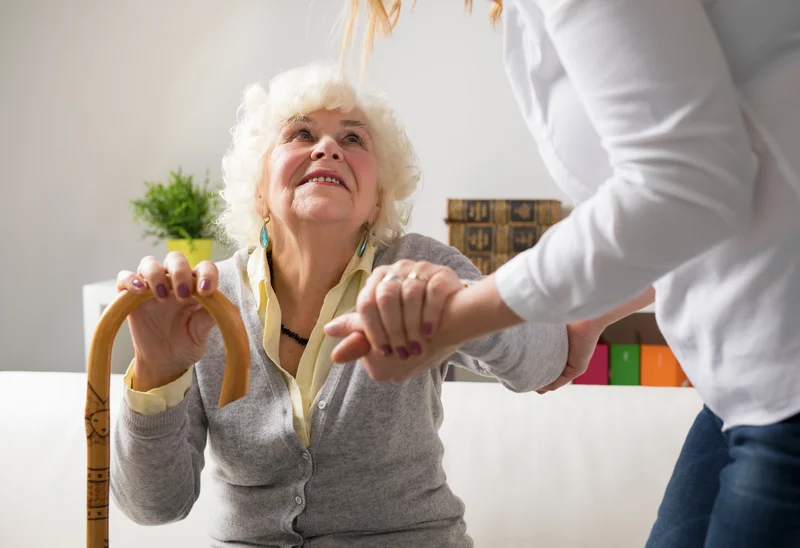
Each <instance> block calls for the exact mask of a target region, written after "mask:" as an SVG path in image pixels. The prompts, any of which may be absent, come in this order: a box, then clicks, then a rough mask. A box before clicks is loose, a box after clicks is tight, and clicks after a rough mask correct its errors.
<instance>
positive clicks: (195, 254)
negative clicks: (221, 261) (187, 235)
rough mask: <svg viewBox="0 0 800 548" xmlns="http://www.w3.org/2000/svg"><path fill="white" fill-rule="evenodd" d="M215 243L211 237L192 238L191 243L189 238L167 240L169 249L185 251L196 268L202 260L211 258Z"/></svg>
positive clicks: (192, 265) (190, 262) (190, 263)
mask: <svg viewBox="0 0 800 548" xmlns="http://www.w3.org/2000/svg"><path fill="white" fill-rule="evenodd" d="M213 243H214V240H211V239H197V238H195V239H194V240H192V241H191V244H190V243H189V240H182V239H175V240H167V249H168V250H169V251H179V252H180V253H183V254H184V255H185V256H186V258H187V259H188V260H189V265H191V267H192V268H194V267H196V266H197V263H199V262H200V261H210V260H211V249H212V247H213Z"/></svg>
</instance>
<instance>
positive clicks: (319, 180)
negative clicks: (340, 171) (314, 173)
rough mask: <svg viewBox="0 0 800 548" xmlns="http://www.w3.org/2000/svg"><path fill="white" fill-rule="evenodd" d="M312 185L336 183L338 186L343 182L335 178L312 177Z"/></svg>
mask: <svg viewBox="0 0 800 548" xmlns="http://www.w3.org/2000/svg"><path fill="white" fill-rule="evenodd" d="M309 182H311V183H334V184H337V185H341V184H342V182H341V181H340V180H339V179H335V178H333V177H312V178H311V179H309Z"/></svg>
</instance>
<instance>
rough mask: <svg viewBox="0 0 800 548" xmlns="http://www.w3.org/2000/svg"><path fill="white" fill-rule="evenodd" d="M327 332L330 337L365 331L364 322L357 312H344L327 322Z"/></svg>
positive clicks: (343, 336) (342, 336)
mask: <svg viewBox="0 0 800 548" xmlns="http://www.w3.org/2000/svg"><path fill="white" fill-rule="evenodd" d="M324 330H325V334H326V335H328V336H329V337H338V338H342V339H343V338H345V337H347V336H348V335H350V334H351V333H355V332H363V331H364V324H363V323H362V322H361V316H360V315H359V314H357V313H355V312H351V313H349V314H342V315H341V316H339V317H338V318H334V319H333V320H331V321H329V322H328V323H327V324H325V328H324Z"/></svg>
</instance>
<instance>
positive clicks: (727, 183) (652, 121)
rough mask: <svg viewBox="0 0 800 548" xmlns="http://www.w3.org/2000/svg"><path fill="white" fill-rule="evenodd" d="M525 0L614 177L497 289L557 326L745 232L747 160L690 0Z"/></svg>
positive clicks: (714, 53)
mask: <svg viewBox="0 0 800 548" xmlns="http://www.w3.org/2000/svg"><path fill="white" fill-rule="evenodd" d="M520 1H524V0H520ZM528 1H534V0H528ZM535 1H537V3H538V4H539V5H540V8H541V11H542V13H543V15H544V21H545V26H546V28H547V32H548V34H549V37H550V39H551V40H552V42H553V44H554V47H555V49H556V51H557V53H558V56H559V58H560V60H561V62H562V63H563V66H564V68H565V70H566V73H567V75H568V76H569V79H570V81H571V82H572V84H573V85H574V86H575V89H576V92H577V94H578V97H579V98H580V100H581V102H582V103H583V104H584V106H585V108H586V112H587V114H588V116H589V118H590V120H591V122H592V124H593V125H594V127H595V129H596V130H597V132H598V134H599V136H600V138H601V140H602V142H603V146H604V148H605V149H606V151H607V152H608V156H609V161H610V164H611V167H612V169H613V173H612V175H611V177H610V178H609V179H608V180H607V181H606V182H605V183H604V184H603V185H601V186H600V188H599V189H598V191H597V193H596V194H595V195H594V196H592V197H591V198H590V199H589V200H587V201H585V202H583V203H582V204H580V205H579V206H578V207H576V209H575V210H574V211H573V212H572V214H571V215H570V216H568V217H567V218H566V219H564V220H563V221H562V222H561V223H559V224H558V225H556V226H555V227H553V228H552V229H550V230H548V231H547V233H545V235H544V237H543V238H542V239H541V241H540V242H539V243H537V245H536V246H535V247H534V248H533V249H531V250H529V251H527V252H525V253H523V254H521V255H519V256H518V257H516V258H515V259H514V260H512V261H510V262H509V263H506V264H505V265H504V266H503V267H501V268H500V269H499V270H498V272H497V273H496V283H497V287H498V290H499V292H500V294H501V296H502V298H503V299H504V301H505V302H506V303H507V304H508V306H509V307H510V308H511V309H512V310H514V312H516V313H517V314H518V315H519V316H520V317H522V318H525V319H526V320H529V321H542V322H568V321H574V320H577V319H584V318H589V317H595V316H598V315H600V314H602V313H603V312H606V311H608V310H610V309H611V308H613V307H614V306H615V305H617V304H620V303H621V302H623V301H625V300H627V299H629V298H632V297H634V296H635V295H637V294H639V293H640V292H641V291H643V290H644V289H645V288H646V287H647V286H648V285H650V284H651V283H652V282H654V281H655V280H657V279H658V278H660V277H661V276H663V275H664V274H666V273H668V272H670V271H671V270H673V269H674V268H676V267H677V266H679V265H680V264H682V263H684V262H686V261H688V260H689V259H691V258H693V257H695V256H697V255H699V254H700V253H702V252H704V251H705V250H707V249H709V248H711V247H712V246H714V245H715V244H717V243H719V242H721V241H723V240H725V239H726V238H728V237H730V236H731V235H732V234H733V233H734V232H735V231H737V230H740V229H742V228H744V227H746V226H747V225H748V224H749V222H750V217H751V211H752V207H753V189H754V184H755V175H756V169H757V161H756V157H755V155H754V153H753V151H752V149H751V146H750V140H749V137H748V134H747V131H746V129H745V122H744V120H743V117H742V114H741V111H740V107H739V96H738V93H737V92H736V90H735V88H734V85H733V82H732V80H731V76H730V73H729V70H728V67H727V64H726V60H725V57H724V55H723V53H722V50H721V47H720V45H719V43H718V42H717V39H716V35H715V33H714V31H713V29H712V27H711V25H710V23H709V21H708V19H707V17H706V15H705V13H704V11H703V9H702V6H701V5H700V2H698V0H599V1H590V0H535Z"/></svg>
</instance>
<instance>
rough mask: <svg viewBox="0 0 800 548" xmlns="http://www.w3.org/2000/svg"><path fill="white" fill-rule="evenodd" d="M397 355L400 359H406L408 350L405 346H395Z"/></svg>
mask: <svg viewBox="0 0 800 548" xmlns="http://www.w3.org/2000/svg"><path fill="white" fill-rule="evenodd" d="M397 357H398V358H400V359H401V360H406V359H408V350H406V347H405V346H398V347H397Z"/></svg>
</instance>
